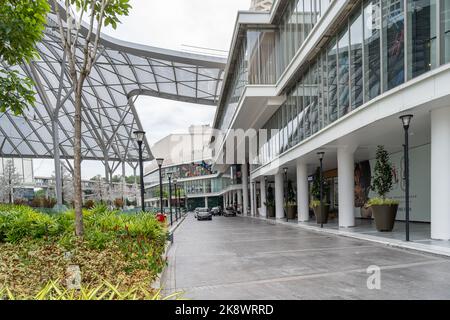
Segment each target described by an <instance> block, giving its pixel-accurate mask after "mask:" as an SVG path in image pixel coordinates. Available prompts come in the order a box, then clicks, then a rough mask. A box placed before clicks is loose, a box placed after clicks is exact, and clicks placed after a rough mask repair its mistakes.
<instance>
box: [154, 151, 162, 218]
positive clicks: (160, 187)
mask: <svg viewBox="0 0 450 320" xmlns="http://www.w3.org/2000/svg"><path fill="white" fill-rule="evenodd" d="M163 162H164V159H163V158H158V159H156V163H157V164H158V168H159V204H160V206H161V214H163V213H164V207H163V185H162V164H163Z"/></svg>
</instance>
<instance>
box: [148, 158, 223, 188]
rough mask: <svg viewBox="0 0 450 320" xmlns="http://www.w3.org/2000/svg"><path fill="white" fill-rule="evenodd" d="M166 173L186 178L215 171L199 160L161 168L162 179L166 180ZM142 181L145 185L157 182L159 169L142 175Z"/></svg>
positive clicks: (174, 177)
mask: <svg viewBox="0 0 450 320" xmlns="http://www.w3.org/2000/svg"><path fill="white" fill-rule="evenodd" d="M168 173H171V174H172V179H186V178H195V177H201V176H207V175H211V174H216V173H217V172H215V171H212V170H211V165H210V164H208V163H206V162H204V161H201V162H195V163H186V164H181V165H178V166H173V167H166V168H162V169H161V174H162V178H163V180H168V176H167V174H168ZM144 183H145V184H146V185H152V184H157V183H159V171H158V170H156V171H153V172H152V173H150V174H148V175H146V176H145V177H144Z"/></svg>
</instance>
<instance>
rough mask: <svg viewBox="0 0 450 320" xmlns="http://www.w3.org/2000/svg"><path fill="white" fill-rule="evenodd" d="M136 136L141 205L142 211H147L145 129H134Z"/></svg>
mask: <svg viewBox="0 0 450 320" xmlns="http://www.w3.org/2000/svg"><path fill="white" fill-rule="evenodd" d="M133 133H134V137H135V139H136V141H137V143H138V146H139V182H140V184H141V207H142V212H145V200H144V194H145V190H144V164H143V161H142V142H143V141H144V136H145V131H141V130H138V131H134V132H133Z"/></svg>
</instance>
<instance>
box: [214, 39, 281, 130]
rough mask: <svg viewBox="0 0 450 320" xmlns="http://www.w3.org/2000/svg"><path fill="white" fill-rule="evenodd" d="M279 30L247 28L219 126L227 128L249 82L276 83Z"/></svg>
mask: <svg viewBox="0 0 450 320" xmlns="http://www.w3.org/2000/svg"><path fill="white" fill-rule="evenodd" d="M275 40H276V31H275V30H248V31H247V34H246V37H244V39H243V41H242V44H241V45H240V47H239V49H238V54H237V59H236V63H235V66H234V68H233V71H232V74H233V75H232V78H231V80H230V88H229V89H228V91H227V95H226V97H225V100H224V105H225V108H224V110H225V111H224V113H223V115H222V116H221V119H220V123H219V128H220V129H227V128H228V127H229V125H230V122H231V119H232V118H233V115H234V112H235V111H236V108H237V105H238V103H239V99H240V97H241V96H242V93H243V92H244V89H245V86H246V85H248V84H274V83H275V81H276V80H277V70H276V61H277V60H276V46H275Z"/></svg>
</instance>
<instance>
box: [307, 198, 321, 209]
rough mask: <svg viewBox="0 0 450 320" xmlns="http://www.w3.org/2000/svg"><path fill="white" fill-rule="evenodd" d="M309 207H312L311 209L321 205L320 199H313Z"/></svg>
mask: <svg viewBox="0 0 450 320" xmlns="http://www.w3.org/2000/svg"><path fill="white" fill-rule="evenodd" d="M309 207H310V208H311V209H314V208H317V207H320V200H311V202H310V204H309Z"/></svg>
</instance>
